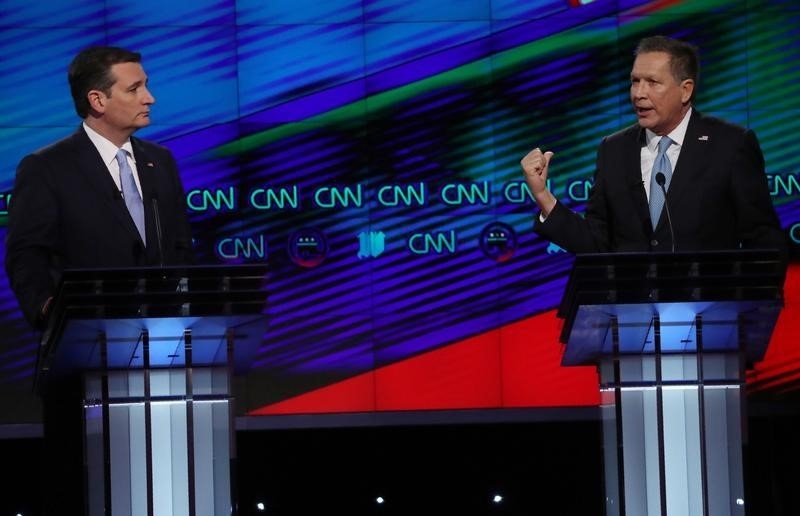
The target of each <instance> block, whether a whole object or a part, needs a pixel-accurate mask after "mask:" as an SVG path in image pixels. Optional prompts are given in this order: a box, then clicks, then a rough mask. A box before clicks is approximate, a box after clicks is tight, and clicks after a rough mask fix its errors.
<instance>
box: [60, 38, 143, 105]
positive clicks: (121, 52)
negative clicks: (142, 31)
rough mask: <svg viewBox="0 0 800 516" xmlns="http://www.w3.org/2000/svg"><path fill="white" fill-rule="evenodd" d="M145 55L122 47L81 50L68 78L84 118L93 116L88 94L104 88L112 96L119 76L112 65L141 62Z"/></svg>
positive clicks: (73, 97)
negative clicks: (114, 72) (112, 70)
mask: <svg viewBox="0 0 800 516" xmlns="http://www.w3.org/2000/svg"><path fill="white" fill-rule="evenodd" d="M141 61H142V56H141V54H139V53H138V52H131V51H130V50H126V49H124V48H118V47H102V46H96V47H89V48H86V49H84V50H82V51H80V52H79V53H78V55H76V56H75V58H74V59H73V60H72V62H71V63H70V65H69V70H68V72H67V78H68V79H69V89H70V92H71V93H72V101H73V102H74V104H75V111H76V112H77V113H78V116H79V117H81V118H86V117H87V116H88V115H89V107H90V106H89V99H88V98H87V95H88V93H89V92H90V91H91V90H100V91H102V92H103V93H105V94H106V95H108V96H109V97H110V96H111V86H113V85H114V82H115V81H116V79H115V78H114V77H112V75H111V67H112V66H113V65H115V64H119V63H140V62H141Z"/></svg>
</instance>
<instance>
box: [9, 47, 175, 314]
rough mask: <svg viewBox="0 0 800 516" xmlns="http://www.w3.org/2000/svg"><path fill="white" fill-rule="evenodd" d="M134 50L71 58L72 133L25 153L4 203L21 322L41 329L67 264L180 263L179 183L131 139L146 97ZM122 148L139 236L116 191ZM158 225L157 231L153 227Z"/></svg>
mask: <svg viewBox="0 0 800 516" xmlns="http://www.w3.org/2000/svg"><path fill="white" fill-rule="evenodd" d="M140 61H141V57H140V55H139V54H137V53H133V52H129V51H127V50H124V49H117V48H110V47H93V48H90V49H87V50H84V51H83V52H81V53H80V54H78V56H76V57H75V59H74V60H73V62H72V64H71V65H70V68H69V74H68V75H69V82H70V88H71V90H72V97H73V100H74V102H75V109H76V111H77V113H78V115H79V116H80V117H81V118H83V124H82V125H81V127H79V128H78V130H77V131H76V132H75V133H74V134H72V135H71V136H68V137H66V138H64V139H63V140H60V141H58V142H56V143H54V144H52V145H50V146H48V147H45V148H44V149H41V150H39V151H36V152H34V153H33V154H31V155H29V156H27V157H25V158H24V159H23V160H22V162H21V163H20V164H19V167H18V168H17V176H16V181H15V183H14V191H13V198H12V202H11V206H10V207H9V213H8V215H9V219H8V235H7V240H6V271H7V272H8V277H9V279H10V281H11V287H12V288H13V289H14V293H15V294H16V296H17V299H18V300H19V303H20V306H21V308H22V310H23V312H24V314H25V316H26V318H27V319H28V320H29V321H30V322H31V323H33V324H34V325H36V326H41V325H42V323H43V321H44V316H45V315H46V313H47V309H48V307H49V301H50V299H51V298H52V296H53V293H54V289H55V286H56V284H57V282H58V279H59V275H60V272H61V271H62V270H64V269H68V268H94V267H136V266H147V265H153V266H155V265H159V264H178V263H183V262H185V261H187V260H188V258H189V251H190V247H191V245H190V244H191V236H190V230H189V224H188V222H187V217H186V209H185V200H184V191H183V186H182V184H181V181H180V177H179V176H178V170H177V166H176V164H175V159H174V158H173V157H172V154H171V153H170V152H169V150H167V149H166V148H165V147H162V146H160V145H156V144H154V143H150V142H147V141H144V140H140V139H138V138H134V137H132V135H133V133H134V131H136V130H137V129H139V128H141V127H145V126H147V125H148V124H149V123H150V106H151V105H152V104H153V103H154V102H155V99H154V98H153V96H152V95H151V94H150V92H149V91H148V89H147V75H146V74H145V72H144V69H143V68H142V65H141V62H140ZM119 150H122V151H123V153H124V155H125V157H126V158H127V165H128V167H129V168H130V169H131V170H132V172H133V177H134V182H135V183H136V188H135V189H133V190H132V191H131V192H130V193H128V194H127V195H130V196H131V197H135V196H137V195H138V196H139V197H140V199H141V205H142V206H141V208H142V209H143V210H142V211H143V212H144V213H143V216H144V227H143V233H144V236H143V235H142V234H141V233H140V231H138V230H137V226H136V224H135V222H134V219H133V218H132V216H131V214H130V213H129V210H128V208H127V206H126V202H125V201H126V199H124V198H123V195H122V194H121V192H122V191H123V190H124V184H123V182H122V181H121V180H120V164H119V160H118V159H116V154H117V152H118V151H119ZM156 222H158V223H159V224H158V225H159V226H160V228H157V224H156Z"/></svg>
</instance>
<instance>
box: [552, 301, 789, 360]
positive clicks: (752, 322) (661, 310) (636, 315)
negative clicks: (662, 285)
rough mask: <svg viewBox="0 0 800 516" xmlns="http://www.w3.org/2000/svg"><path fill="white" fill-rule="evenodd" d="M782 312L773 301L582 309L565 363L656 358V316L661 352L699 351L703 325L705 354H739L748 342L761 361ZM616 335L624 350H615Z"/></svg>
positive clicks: (748, 349)
mask: <svg viewBox="0 0 800 516" xmlns="http://www.w3.org/2000/svg"><path fill="white" fill-rule="evenodd" d="M780 310H781V305H780V304H779V303H776V302H775V301H768V300H764V301H717V302H686V303H650V304H645V303H641V304H621V305H582V306H580V307H579V308H578V311H577V313H576V316H575V319H574V323H573V326H572V332H571V333H570V336H569V339H568V341H567V348H566V350H565V352H564V357H563V359H562V364H563V365H590V364H597V363H598V362H599V361H600V359H601V358H603V357H605V356H610V355H632V354H636V355H641V354H654V353H656V352H657V350H656V344H655V338H654V326H655V325H654V320H655V318H656V317H659V319H660V320H659V323H660V331H661V343H660V352H661V353H692V352H697V351H698V343H697V338H696V337H695V335H696V325H697V323H698V321H700V323H701V324H702V325H703V327H702V338H703V342H702V350H703V351H704V352H712V351H736V350H738V349H740V347H742V346H744V344H745V343H746V344H747V346H746V353H747V357H748V358H749V359H750V360H759V359H760V358H761V357H762V356H763V354H764V352H765V351H766V349H767V345H768V344H769V338H770V335H771V329H772V328H773V327H774V326H775V322H776V321H777V318H778V314H779V313H780ZM615 331H616V332H618V339H617V342H618V344H617V346H618V349H614V340H615V339H614V332H615Z"/></svg>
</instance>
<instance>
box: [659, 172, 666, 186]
mask: <svg viewBox="0 0 800 516" xmlns="http://www.w3.org/2000/svg"><path fill="white" fill-rule="evenodd" d="M666 182H667V178H666V176H664V173H663V172H659V173H658V174H656V183H658V186H664V185H665V184H666Z"/></svg>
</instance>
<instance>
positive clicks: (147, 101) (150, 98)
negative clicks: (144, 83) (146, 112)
mask: <svg viewBox="0 0 800 516" xmlns="http://www.w3.org/2000/svg"><path fill="white" fill-rule="evenodd" d="M144 93H145V95H144V99H142V101H143V102H144V103H145V104H147V105H150V104H155V103H156V98H155V97H154V96H153V94H152V93H150V90H148V89H147V88H145V89H144Z"/></svg>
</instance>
